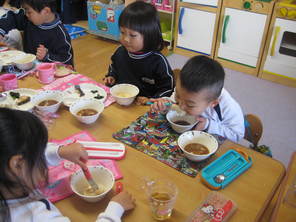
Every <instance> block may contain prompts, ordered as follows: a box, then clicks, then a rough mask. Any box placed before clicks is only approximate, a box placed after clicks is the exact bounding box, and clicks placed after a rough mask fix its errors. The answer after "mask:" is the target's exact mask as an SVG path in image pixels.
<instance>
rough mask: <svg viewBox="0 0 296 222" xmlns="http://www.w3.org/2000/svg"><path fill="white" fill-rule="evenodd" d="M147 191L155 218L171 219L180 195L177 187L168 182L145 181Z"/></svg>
mask: <svg viewBox="0 0 296 222" xmlns="http://www.w3.org/2000/svg"><path fill="white" fill-rule="evenodd" d="M145 190H146V194H147V196H148V200H149V205H150V207H151V210H152V216H153V218H154V219H156V220H166V219H168V218H170V217H171V215H172V211H173V208H174V204H175V202H176V198H177V194H178V188H177V186H176V185H175V184H174V183H172V182H170V181H167V180H145Z"/></svg>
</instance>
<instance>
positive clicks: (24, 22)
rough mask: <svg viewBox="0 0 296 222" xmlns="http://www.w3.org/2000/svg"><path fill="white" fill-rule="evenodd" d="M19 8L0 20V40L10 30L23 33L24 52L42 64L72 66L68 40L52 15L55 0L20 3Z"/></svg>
mask: <svg viewBox="0 0 296 222" xmlns="http://www.w3.org/2000/svg"><path fill="white" fill-rule="evenodd" d="M22 6H23V8H21V9H19V10H17V11H8V12H7V13H6V14H5V15H4V16H2V17H1V19H0V41H3V36H4V35H6V34H7V33H8V32H9V31H10V30H12V29H15V28H16V29H18V30H21V31H24V42H23V44H24V51H25V52H26V53H31V54H36V57H37V59H38V60H40V61H43V62H61V63H65V64H69V65H73V49H72V45H71V39H70V36H69V34H68V32H67V31H66V29H65V27H64V25H63V24H62V22H61V20H60V18H59V15H58V14H56V13H55V10H56V1H55V0H23V1H22Z"/></svg>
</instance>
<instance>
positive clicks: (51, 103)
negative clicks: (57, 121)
mask: <svg viewBox="0 0 296 222" xmlns="http://www.w3.org/2000/svg"><path fill="white" fill-rule="evenodd" d="M57 103H58V101H56V100H53V99H47V100H43V101H42V102H40V103H39V104H38V106H51V105H54V104H57Z"/></svg>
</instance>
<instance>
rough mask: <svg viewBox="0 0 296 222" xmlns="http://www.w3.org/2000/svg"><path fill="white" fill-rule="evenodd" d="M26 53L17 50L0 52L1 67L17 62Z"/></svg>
mask: <svg viewBox="0 0 296 222" xmlns="http://www.w3.org/2000/svg"><path fill="white" fill-rule="evenodd" d="M25 54H26V53H24V52H22V51H17V50H8V51H4V52H0V60H1V61H2V62H3V65H9V64H11V63H13V62H14V61H15V60H17V59H18V58H19V57H20V56H24V55H25Z"/></svg>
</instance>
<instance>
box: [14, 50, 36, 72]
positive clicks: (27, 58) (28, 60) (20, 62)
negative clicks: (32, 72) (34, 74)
mask: <svg viewBox="0 0 296 222" xmlns="http://www.w3.org/2000/svg"><path fill="white" fill-rule="evenodd" d="M35 60H36V56H35V55H33V54H25V55H23V56H20V57H19V58H17V59H16V60H15V61H14V63H15V65H16V67H17V68H19V69H20V70H28V69H32V68H33V66H34V61H35Z"/></svg>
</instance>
